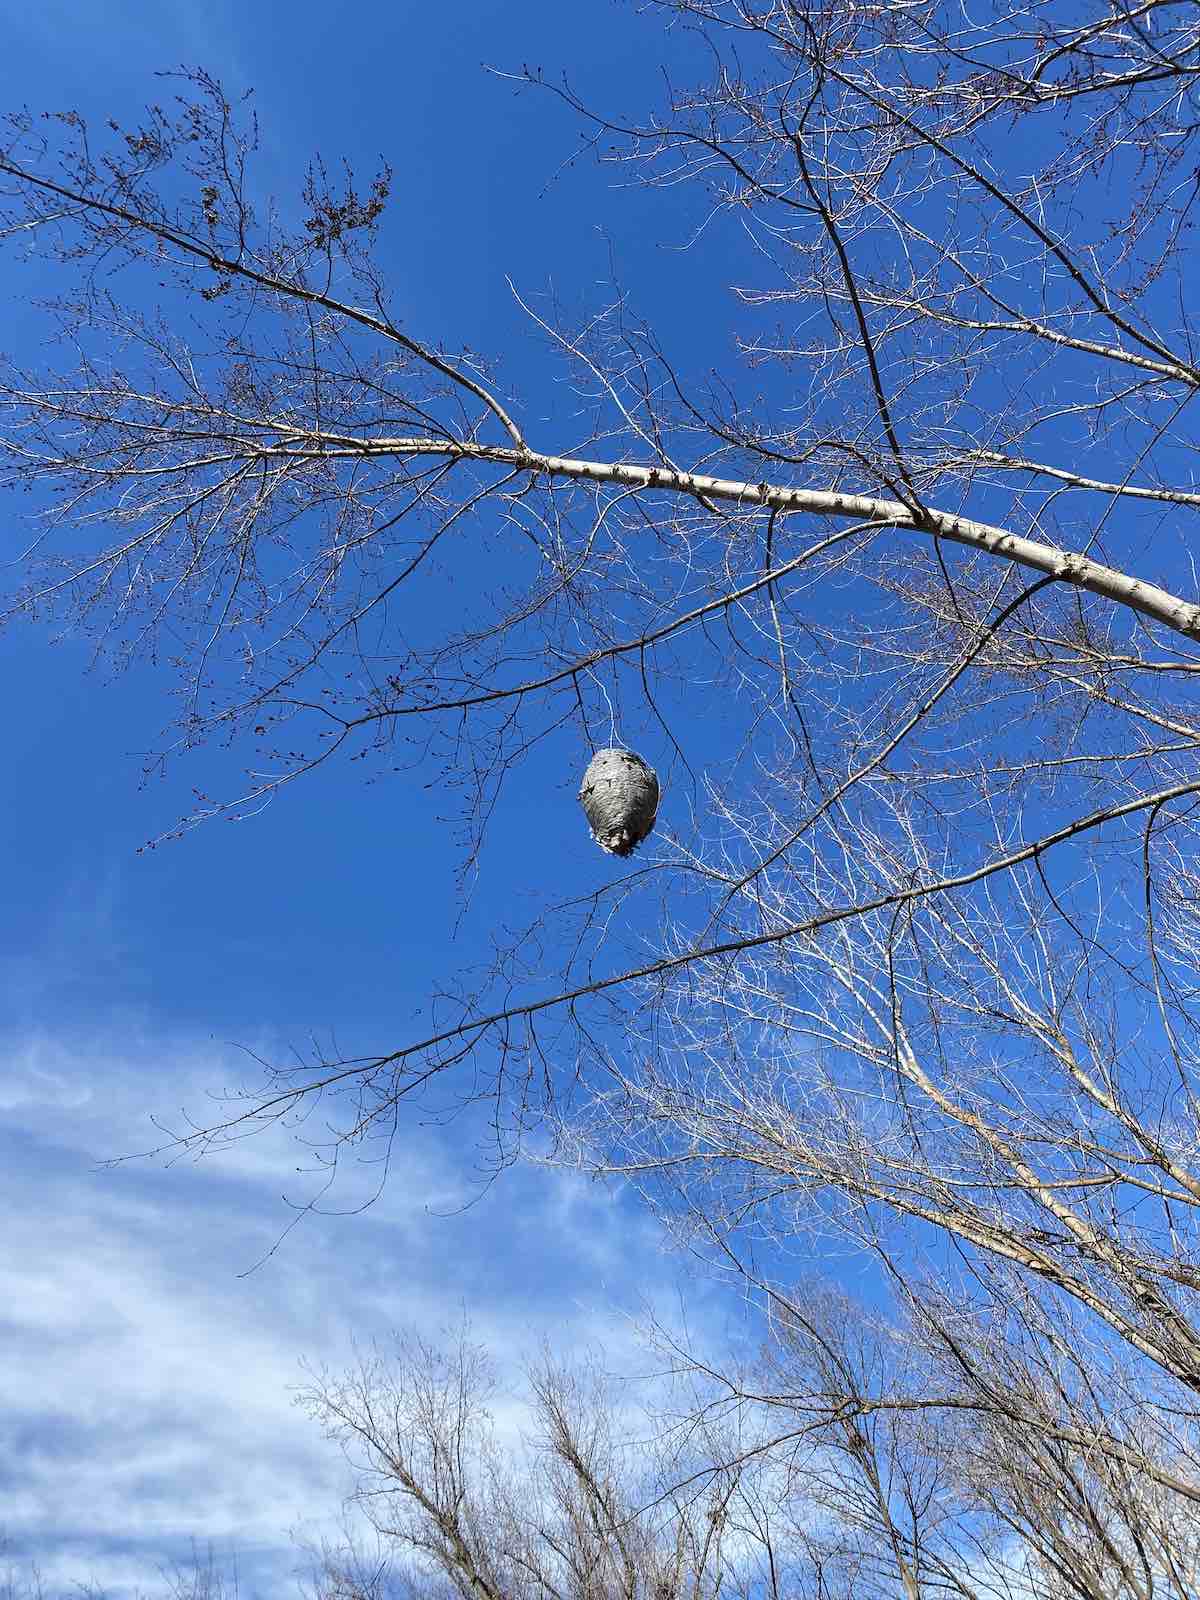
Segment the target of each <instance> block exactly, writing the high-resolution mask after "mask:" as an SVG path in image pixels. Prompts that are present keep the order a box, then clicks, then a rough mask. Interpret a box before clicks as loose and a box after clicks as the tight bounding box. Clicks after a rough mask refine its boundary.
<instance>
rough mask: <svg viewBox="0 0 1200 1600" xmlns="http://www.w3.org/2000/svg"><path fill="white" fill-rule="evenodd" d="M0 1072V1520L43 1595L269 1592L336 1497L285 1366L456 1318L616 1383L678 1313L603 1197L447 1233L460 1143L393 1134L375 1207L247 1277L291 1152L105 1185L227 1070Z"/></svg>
mask: <svg viewBox="0 0 1200 1600" xmlns="http://www.w3.org/2000/svg"><path fill="white" fill-rule="evenodd" d="M0 1050H2V1062H3V1065H2V1070H0V1082H2V1083H3V1090H2V1091H0V1160H2V1161H3V1162H4V1164H5V1170H6V1174H7V1182H6V1224H5V1229H4V1239H5V1248H4V1249H3V1251H0V1308H4V1309H2V1310H0V1336H2V1339H3V1345H4V1352H3V1359H2V1360H0V1461H2V1462H3V1463H5V1465H4V1466H3V1467H0V1503H2V1504H3V1506H4V1510H3V1512H2V1513H0V1521H2V1522H3V1524H4V1525H5V1527H6V1530H7V1532H8V1534H9V1536H10V1538H12V1539H13V1540H14V1541H15V1543H16V1544H17V1546H18V1548H24V1549H26V1550H28V1551H30V1552H36V1554H37V1557H38V1559H39V1561H40V1562H41V1564H42V1567H43V1570H44V1572H45V1575H46V1578H47V1580H48V1581H49V1582H50V1583H52V1584H53V1583H55V1582H59V1581H64V1582H65V1581H68V1580H70V1579H78V1578H88V1577H90V1576H91V1577H95V1578H96V1579H98V1580H99V1581H101V1582H103V1583H105V1584H107V1585H108V1586H109V1587H110V1589H113V1590H119V1589H121V1588H122V1587H126V1588H132V1587H136V1586H138V1585H140V1586H141V1587H142V1588H143V1589H144V1588H145V1587H146V1586H147V1585H148V1584H151V1585H152V1584H153V1581H154V1579H155V1574H156V1571H157V1569H158V1568H159V1566H160V1565H161V1564H162V1563H163V1562H169V1561H170V1560H171V1559H173V1558H174V1557H176V1556H178V1555H179V1554H180V1553H182V1552H185V1551H186V1549H187V1547H188V1543H189V1541H190V1540H192V1539H196V1540H197V1541H199V1543H200V1544H201V1546H204V1545H207V1544H208V1543H209V1542H211V1543H212V1544H213V1545H214V1547H215V1548H216V1549H217V1550H218V1551H234V1550H236V1551H238V1552H239V1553H240V1561H241V1568H242V1587H243V1592H251V1591H252V1590H253V1589H255V1588H256V1587H260V1586H261V1585H265V1584H267V1583H271V1584H276V1585H277V1584H278V1583H279V1582H280V1581H281V1580H283V1579H284V1578H285V1576H286V1574H287V1573H289V1572H290V1571H291V1570H292V1568H293V1566H294V1564H295V1556H294V1551H293V1550H292V1547H291V1545H290V1541H289V1530H293V1529H296V1528H303V1527H308V1528H310V1529H311V1528H318V1529H319V1528H328V1529H332V1528H333V1527H334V1526H335V1525H336V1523H337V1521H338V1519H339V1517H340V1511H341V1497H342V1494H343V1493H344V1491H345V1489H346V1487H347V1485H346V1483H345V1482H344V1479H343V1468H342V1465H341V1463H340V1461H339V1459H338V1458H337V1456H336V1454H335V1453H334V1452H332V1451H331V1450H330V1448H329V1447H328V1446H327V1445H326V1444H325V1443H324V1442H323V1441H322V1440H321V1439H320V1438H319V1437H318V1435H317V1432H316V1430H315V1428H314V1427H313V1425H312V1424H311V1423H310V1422H309V1421H308V1420H307V1419H306V1418H305V1417H304V1416H303V1415H302V1414H301V1413H300V1412H299V1411H298V1410H297V1409H296V1408H295V1407H294V1406H293V1404H292V1402H291V1392H292V1390H293V1389H294V1388H295V1387H296V1386H297V1385H298V1384H299V1383H301V1381H302V1378H303V1372H302V1362H303V1361H308V1362H310V1363H312V1364H316V1365H320V1364H326V1365H329V1366H331V1367H334V1368H338V1367H341V1366H344V1365H347V1364H349V1362H350V1361H351V1360H352V1359H353V1351H354V1346H355V1343H356V1342H357V1343H359V1344H361V1343H363V1342H369V1341H371V1340H372V1339H374V1338H377V1337H381V1336H384V1335H386V1334H387V1333H389V1332H390V1331H391V1330H392V1329H393V1328H395V1327H397V1326H399V1325H405V1326H415V1327H416V1328H418V1329H420V1330H421V1331H423V1332H425V1333H426V1334H429V1335H435V1334H437V1333H438V1332H439V1331H440V1330H441V1329H442V1328H444V1327H446V1326H448V1325H453V1324H454V1323H456V1322H457V1321H458V1319H459V1318H460V1317H461V1315H462V1314H463V1312H464V1311H466V1312H467V1313H468V1314H469V1316H470V1318H471V1322H472V1327H473V1332H474V1334H475V1336H477V1337H478V1338H479V1339H480V1340H481V1341H483V1342H485V1343H487V1344H488V1345H489V1346H490V1347H491V1348H492V1349H493V1350H494V1351H496V1352H497V1354H498V1355H499V1356H500V1357H501V1360H502V1362H503V1361H504V1360H505V1359H508V1358H512V1359H513V1360H515V1359H516V1358H517V1357H518V1356H519V1355H520V1354H521V1353H522V1352H529V1351H532V1349H533V1347H534V1346H535V1345H536V1344H537V1343H538V1341H539V1339H540V1338H541V1337H542V1336H544V1335H545V1334H546V1333H548V1332H551V1333H552V1335H553V1339H554V1342H555V1344H556V1346H558V1347H560V1348H562V1349H564V1350H568V1349H578V1348H582V1347H602V1348H603V1352H604V1358H605V1361H606V1363H607V1364H608V1365H610V1366H611V1367H614V1368H620V1367H622V1366H626V1365H628V1366H632V1365H635V1364H636V1357H635V1354H634V1350H635V1341H634V1336H633V1334H632V1332H631V1324H629V1323H628V1322H627V1321H626V1320H625V1318H624V1316H623V1311H624V1310H626V1309H628V1308H629V1307H631V1306H632V1305H633V1304H634V1303H636V1302H637V1301H638V1300H639V1299H641V1298H649V1299H654V1300H658V1301H659V1302H660V1304H663V1303H664V1294H666V1295H669V1280H670V1276H671V1274H670V1270H669V1267H668V1266H667V1263H666V1262H665V1260H664V1257H663V1254H662V1250H661V1241H660V1239H659V1236H658V1234H657V1232H656V1231H655V1229H654V1227H653V1226H652V1224H650V1223H649V1222H648V1221H647V1220H646V1219H645V1218H644V1216H642V1215H641V1214H640V1213H639V1212H638V1211H637V1210H636V1209H635V1208H633V1207H632V1206H630V1205H629V1204H628V1203H627V1201H626V1200H625V1199H623V1198H622V1197H621V1196H620V1195H618V1194H614V1193H613V1192H610V1191H608V1190H606V1189H604V1188H603V1187H601V1186H598V1185H595V1184H586V1183H584V1182H582V1181H581V1180H578V1179H576V1178H575V1177H574V1176H572V1175H571V1174H567V1173H561V1172H554V1171H539V1170H535V1169H518V1170H517V1171H514V1172H513V1173H511V1174H508V1175H506V1176H505V1177H504V1178H502V1179H501V1180H500V1181H499V1182H498V1183H497V1184H496V1185H495V1186H493V1188H492V1189H490V1190H489V1191H488V1192H487V1193H486V1194H485V1195H484V1196H483V1198H482V1199H481V1200H479V1202H478V1203H477V1204H476V1205H475V1206H474V1207H473V1208H470V1209H468V1210H465V1211H464V1210H462V1209H461V1208H462V1207H463V1206H464V1204H465V1203H466V1202H467V1201H469V1200H470V1199H471V1197H472V1195H473V1194H475V1193H476V1189H475V1188H474V1186H473V1182H472V1176H471V1165H472V1163H471V1160H470V1151H469V1150H465V1149H464V1148H463V1140H464V1133H463V1130H462V1128H460V1127H456V1126H451V1127H450V1128H449V1129H439V1128H422V1127H419V1126H414V1127H412V1128H410V1129H407V1130H405V1131H404V1132H403V1133H402V1135H401V1137H400V1140H399V1143H398V1147H397V1152H396V1160H395V1161H394V1163H393V1170H392V1177H391V1181H390V1183H389V1186H388V1188H387V1190H386V1192H385V1194H384V1196H383V1198H382V1199H381V1201H380V1202H379V1204H378V1205H377V1206H375V1207H373V1208H372V1209H370V1210H369V1211H367V1212H365V1213H364V1214H362V1215H361V1216H357V1217H345V1218H321V1217H313V1218H309V1219H306V1221H305V1222H304V1223H303V1224H302V1225H301V1227H299V1228H298V1229H296V1230H295V1232H293V1233H292V1234H291V1235H290V1236H289V1237H288V1238H287V1239H286V1240H285V1242H284V1243H283V1245H282V1246H281V1248H280V1249H279V1250H278V1251H276V1253H275V1254H273V1255H270V1256H269V1257H268V1259H267V1260H266V1261H265V1262H264V1264H263V1265H262V1266H261V1267H259V1268H258V1269H257V1270H256V1271H253V1272H251V1273H250V1274H249V1275H248V1276H241V1274H244V1273H245V1272H246V1269H247V1268H248V1267H250V1266H251V1265H252V1264H253V1263H254V1262H256V1261H258V1260H260V1258H262V1257H263V1256H264V1255H265V1254H266V1253H267V1252H268V1251H269V1250H270V1247H271V1245H272V1244H273V1243H274V1242H275V1241H276V1239H277V1238H278V1236H279V1232H280V1229H281V1227H282V1226H283V1225H284V1223H285V1222H286V1221H287V1218H288V1215H289V1213H288V1212H287V1210H286V1208H284V1207H282V1206H281V1205H280V1201H279V1196H280V1192H281V1189H283V1188H284V1187H285V1186H286V1184H287V1183H288V1181H289V1180H290V1179H292V1178H293V1177H294V1176H295V1169H296V1167H297V1165H298V1159H297V1148H296V1146H295V1145H294V1144H293V1143H292V1142H291V1141H290V1140H289V1138H288V1136H287V1135H286V1133H284V1132H283V1131H282V1130H276V1131H274V1132H272V1133H269V1134H267V1135H266V1136H264V1137H263V1138H262V1139H260V1140H256V1141H252V1142H251V1143H248V1144H246V1145H242V1146H239V1147H236V1148H235V1149H233V1150H230V1151H227V1152H225V1153H224V1154H223V1155H221V1156H218V1157H215V1158H213V1159H211V1160H206V1161H203V1162H200V1163H199V1164H197V1165H193V1166H177V1167H174V1168H168V1169H164V1168H163V1167H162V1166H161V1164H160V1165H157V1166H156V1165H154V1164H152V1163H145V1162H134V1163H130V1164H127V1165H122V1166H119V1167H116V1168H108V1167H103V1166H100V1165H98V1164H97V1160H96V1158H97V1157H107V1156H112V1155H114V1154H120V1153H121V1152H123V1151H127V1150H129V1149H132V1148H136V1147H137V1146H138V1144H139V1142H142V1143H144V1135H145V1128H146V1117H147V1113H148V1110H149V1109H151V1108H154V1109H157V1110H159V1111H163V1110H165V1109H170V1108H171V1107H174V1106H178V1105H181V1104H192V1105H195V1104H197V1103H198V1101H199V1099H200V1096H201V1095H202V1093H203V1092H204V1091H205V1090H206V1089H208V1090H211V1089H213V1088H214V1087H216V1088H219V1087H220V1086H221V1085H222V1084H223V1083H228V1082H234V1081H236V1079H234V1078H233V1077H231V1072H232V1070H233V1068H234V1066H235V1063H234V1061H233V1060H232V1059H231V1058H230V1057H227V1056H225V1055H224V1054H223V1052H222V1051H221V1050H220V1049H219V1048H216V1047H214V1046H212V1045H210V1044H209V1043H207V1042H205V1041H196V1040H189V1039H180V1038H169V1037H155V1036H153V1035H152V1033H150V1032H149V1031H147V1030H144V1029H143V1030H141V1031H139V1030H138V1028H137V1027H136V1026H134V1025H132V1024H131V1026H130V1028H129V1029H128V1030H121V1032H120V1033H119V1035H116V1034H111V1033H110V1034H106V1035H102V1034H98V1033H96V1032H94V1031H93V1032H87V1031H80V1032H76V1033H74V1034H69V1035H68V1034H65V1033H64V1034H60V1035H54V1034H51V1033H48V1032H41V1033H37V1034H33V1033H26V1034H24V1035H21V1036H19V1037H11V1038H9V1039H8V1040H7V1041H0Z"/></svg>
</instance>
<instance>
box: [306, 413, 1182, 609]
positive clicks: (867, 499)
mask: <svg viewBox="0 0 1200 1600" xmlns="http://www.w3.org/2000/svg"><path fill="white" fill-rule="evenodd" d="M338 444H339V445H342V446H343V447H347V453H348V454H361V453H363V452H366V453H368V454H372V455H374V454H385V455H404V456H419V455H436V456H444V457H454V458H458V459H460V460H471V461H494V462H496V463H497V464H498V465H503V466H510V467H524V468H525V469H526V470H527V471H529V472H532V473H534V474H544V475H545V476H546V477H549V478H572V479H575V480H576V481H589V482H593V483H613V484H620V485H622V486H623V487H624V488H633V489H657V490H661V491H662V492H664V493H667V494H685V495H690V496H692V497H693V498H695V499H699V500H721V501H725V502H732V503H734V504H735V505H739V506H746V507H750V506H759V507H762V508H764V509H766V510H771V511H784V512H790V511H806V512H808V513H809V514H810V515H812V516H820V517H851V518H853V520H854V521H856V522H869V523H876V524H878V525H879V526H881V527H895V528H907V529H911V530H912V531H913V532H916V533H923V534H926V535H928V536H930V537H931V538H940V539H949V540H951V541H952V542H953V543H955V544H963V545H967V546H968V547H969V548H971V549H974V550H982V551H984V552H985V553H986V554H988V555H992V556H997V557H999V558H1001V559H1002V560H1006V561H1015V562H1016V563H1017V564H1018V565H1019V566H1022V567H1029V568H1031V569H1032V570H1033V571H1034V572H1042V573H1045V574H1046V575H1047V576H1048V577H1052V578H1058V579H1059V580H1060V581H1061V582H1063V583H1070V584H1073V585H1074V586H1075V587H1076V588H1078V589H1086V590H1087V591H1088V593H1089V594H1097V595H1102V596H1103V597H1104V599H1106V600H1111V601H1113V602H1114V603H1115V604H1116V605H1121V606H1128V607H1129V608H1130V609H1132V610H1134V611H1139V612H1141V613H1142V615H1143V616H1146V617H1150V618H1151V619H1152V620H1153V621H1155V622H1161V623H1162V624H1163V625H1164V627H1167V628H1171V629H1172V630H1173V631H1174V632H1176V633H1182V634H1186V635H1187V637H1188V638H1191V639H1200V603H1197V602H1196V601H1194V600H1184V599H1182V598H1181V597H1180V596H1179V595H1175V594H1171V593H1170V592H1169V590H1166V589H1161V588H1159V586H1158V585H1157V584H1154V583H1147V582H1146V581H1145V580H1144V579H1141V578H1135V577H1131V576H1130V575H1129V574H1128V573H1125V572H1120V571H1118V570H1117V569H1116V568H1115V567H1107V566H1104V565H1103V564H1102V563H1101V562H1099V561H1093V560H1091V558H1090V557H1088V556H1085V555H1080V554H1078V553H1077V552H1075V551H1071V550H1060V549H1058V548H1057V547H1056V546H1055V545H1051V544H1043V543H1041V542H1040V541H1039V540H1037V539H1027V538H1025V536H1024V535H1023V534H1019V533H1011V532H1009V531H1008V529H1006V528H995V527H992V526H991V525H990V524H989V523H986V522H976V521H974V520H973V519H972V518H969V517H960V516H956V515H954V514H953V513H952V512H948V511H936V510H930V509H926V510H925V511H924V512H922V513H920V514H918V513H915V512H913V511H912V510H910V508H909V507H908V506H906V505H902V504H901V502H900V501H899V500H884V499H876V498H875V497H874V496H872V495H862V494H838V493H835V492H834V491H832V490H828V489H793V488H788V487H785V486H783V485H779V484H772V483H744V482H739V481H738V480H736V479H733V478H711V477H709V476H707V474H705V473H700V472H679V471H676V470H674V469H672V468H670V467H646V466H638V465H634V464H632V463H629V462H624V461H584V460H578V459H576V458H574V457H571V456H552V455H543V454H541V453H540V452H538V451H533V450H515V449H509V448H505V447H503V446H496V445H486V444H474V443H462V442H458V441H453V440H441V439H423V438H399V439H374V440H371V441H370V442H369V443H364V442H358V441H351V440H344V441H342V440H339V441H338ZM326 453H329V452H326ZM333 453H337V450H336V447H335V451H334V452H333Z"/></svg>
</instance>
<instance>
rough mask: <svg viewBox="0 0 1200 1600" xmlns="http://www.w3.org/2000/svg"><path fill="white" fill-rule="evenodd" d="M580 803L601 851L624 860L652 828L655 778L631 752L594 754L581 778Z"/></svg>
mask: <svg viewBox="0 0 1200 1600" xmlns="http://www.w3.org/2000/svg"><path fill="white" fill-rule="evenodd" d="M579 801H580V804H581V805H582V806H583V810H584V814H585V816H586V817H587V819H588V822H589V823H590V824H591V829H592V832H593V834H594V835H595V837H596V843H597V844H598V845H599V846H600V848H601V850H607V851H608V852H609V854H610V855H614V856H627V855H629V854H631V853H632V851H633V850H634V849H636V847H637V846H638V845H639V844H641V842H642V840H643V839H644V838H645V837H646V835H647V834H648V833H649V832H650V830H651V828H653V826H654V817H655V813H656V812H657V811H658V778H657V777H656V776H655V773H654V769H653V767H648V766H647V765H646V763H645V762H644V761H643V760H642V758H641V756H635V755H634V753H633V751H632V750H597V751H596V754H595V755H594V756H593V757H592V759H591V761H590V762H589V763H588V769H587V771H586V772H585V773H584V775H583V783H582V784H581V785H580V789H579Z"/></svg>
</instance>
